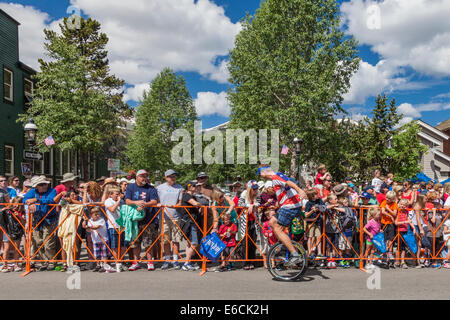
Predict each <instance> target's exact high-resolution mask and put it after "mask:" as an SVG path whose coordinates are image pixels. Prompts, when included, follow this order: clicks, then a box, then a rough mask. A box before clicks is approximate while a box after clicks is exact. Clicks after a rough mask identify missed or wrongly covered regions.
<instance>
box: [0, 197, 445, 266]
mask: <svg viewBox="0 0 450 320" xmlns="http://www.w3.org/2000/svg"><path fill="white" fill-rule="evenodd" d="M0 206H5V207H6V208H8V209H12V208H13V207H14V206H16V208H17V206H23V204H0ZM48 206H49V208H50V209H49V210H48V212H47V213H46V214H45V216H44V217H40V218H36V217H35V216H34V213H33V212H32V211H31V210H27V212H26V214H25V220H26V223H24V221H23V219H22V218H20V217H19V216H16V215H15V214H13V215H11V216H12V217H10V218H12V219H13V220H12V221H13V222H14V223H15V225H16V232H15V233H14V235H13V236H12V235H10V233H9V232H8V230H7V229H8V227H7V225H8V221H7V219H6V224H2V223H0V231H1V232H2V233H3V234H4V235H5V237H6V239H8V241H9V243H10V247H12V248H13V249H12V251H13V256H14V258H13V259H10V258H9V256H8V254H4V257H3V256H2V257H0V262H2V263H4V264H5V263H25V273H24V274H23V275H26V274H28V273H30V272H31V271H32V270H33V265H34V264H36V263H39V262H40V263H65V262H66V261H67V259H64V260H63V259H62V257H63V255H64V254H65V255H66V256H67V255H69V254H70V256H69V259H68V260H71V261H73V263H80V262H99V261H100V259H95V258H94V254H93V252H92V251H93V250H92V245H91V244H90V241H88V238H87V239H86V240H87V241H85V240H84V239H83V238H82V237H81V235H80V234H79V233H78V231H77V229H78V226H79V225H80V223H81V219H84V220H89V217H88V214H87V212H86V211H87V210H84V209H83V210H82V211H81V213H80V215H75V216H74V215H73V214H70V213H69V214H67V215H65V217H62V216H61V215H60V214H61V211H62V207H61V206H60V205H48ZM87 207H93V206H92V205H88V206H87ZM99 208H100V210H101V212H102V214H103V216H104V218H105V220H106V221H108V223H110V224H111V225H112V226H113V228H114V230H115V231H116V232H117V234H118V241H117V242H118V244H119V246H118V248H117V253H116V252H115V251H114V250H113V249H111V247H112V246H111V244H110V243H109V241H108V239H103V238H102V237H100V238H101V240H102V243H104V245H105V246H106V248H107V251H108V254H109V256H110V258H109V259H107V260H106V261H107V262H115V263H118V262H121V263H122V262H136V260H135V259H126V258H125V256H126V255H127V254H128V253H130V250H133V247H134V245H135V244H136V243H139V245H140V240H142V237H143V235H144V233H145V232H146V231H147V229H148V228H150V227H151V225H152V224H154V223H155V221H156V219H157V217H160V218H161V220H160V221H159V229H158V230H159V231H158V234H157V235H155V239H154V240H153V241H152V243H151V245H150V246H148V247H147V248H144V249H145V252H144V253H142V252H141V254H140V257H139V258H138V261H140V262H148V263H150V262H152V263H153V262H166V261H170V262H174V261H175V260H165V259H163V258H164V242H168V243H169V244H170V247H171V248H172V250H173V254H174V255H175V254H176V255H177V256H178V257H180V259H179V260H176V261H178V262H187V261H188V260H186V259H183V258H182V254H181V252H179V251H178V249H177V247H176V246H175V245H174V242H175V241H173V240H172V241H171V240H170V239H169V238H168V237H167V236H166V234H164V225H165V224H166V222H165V220H166V219H167V217H166V215H167V216H168V217H169V218H170V219H171V221H172V222H173V224H174V225H175V228H176V230H177V232H179V233H181V236H182V240H183V241H186V242H187V245H189V246H190V247H191V248H192V249H193V250H194V253H195V254H196V255H197V256H198V258H195V259H190V260H189V261H190V262H200V263H201V265H202V272H201V274H203V273H205V272H206V271H207V268H206V266H207V263H208V262H210V261H209V260H207V259H206V258H205V257H204V256H202V255H201V254H200V252H199V251H200V250H199V245H198V246H196V245H193V244H192V242H191V239H190V238H189V237H188V236H187V235H186V233H185V232H184V231H183V228H182V226H181V225H180V221H179V220H176V219H174V217H173V216H172V214H171V213H170V211H169V210H168V208H175V209H178V210H180V209H181V211H183V210H184V213H185V216H186V217H188V218H189V219H191V223H193V225H194V226H195V227H196V228H197V229H198V231H199V233H200V237H199V238H204V237H206V236H207V235H208V234H209V233H210V232H211V230H212V228H213V225H211V224H210V223H209V224H208V216H209V215H212V213H211V210H209V209H211V208H213V207H198V209H199V213H200V216H201V219H196V218H195V217H192V215H191V214H190V212H189V210H188V209H189V208H193V207H177V206H172V207H166V206H158V207H155V208H156V209H155V210H156V211H157V212H156V213H155V214H154V216H153V217H152V219H151V221H149V222H148V223H147V224H146V225H145V226H143V227H141V228H140V229H138V230H139V232H138V235H137V236H136V238H135V239H131V241H130V243H128V244H127V245H125V246H123V247H122V246H120V244H121V243H122V240H123V239H124V237H125V234H124V233H125V229H124V228H122V227H121V228H116V227H114V224H113V223H112V221H110V219H109V217H108V215H107V214H106V212H105V209H104V207H99ZM215 208H216V209H224V210H221V211H222V212H221V213H220V214H219V215H218V216H217V217H216V218H218V219H220V218H222V216H223V215H224V213H225V212H226V209H227V208H228V207H215ZM235 210H236V212H237V220H236V222H238V224H239V226H238V229H239V230H240V231H241V232H240V237H239V239H237V241H236V242H237V244H236V246H234V248H232V249H231V250H230V253H229V254H228V256H227V257H224V260H226V261H228V262H247V263H254V262H264V260H265V252H264V250H262V248H261V246H267V239H266V238H265V237H262V236H261V235H262V232H255V233H256V237H255V235H253V234H252V233H253V232H252V233H249V229H248V226H249V223H248V212H247V208H242V207H237V208H235ZM353 210H354V213H355V216H356V217H357V223H356V225H355V226H354V227H353V234H352V238H351V239H348V238H347V237H346V236H345V235H344V232H343V230H341V226H340V225H339V223H338V221H335V219H334V218H333V217H332V216H331V215H330V213H329V212H325V213H321V214H320V215H318V216H317V217H316V218H315V219H314V221H311V222H310V223H308V226H307V227H306V224H305V233H304V236H303V238H302V240H301V241H304V240H305V239H306V235H307V234H308V231H309V230H310V229H311V228H312V227H313V225H314V224H315V223H317V221H318V219H319V218H320V217H321V218H322V219H321V220H322V225H321V226H320V228H321V235H320V237H318V239H316V241H315V242H314V244H313V245H312V246H311V248H309V250H308V255H310V254H311V253H312V252H313V251H314V250H315V249H316V248H318V246H319V245H320V246H321V249H322V252H323V253H325V250H326V243H327V242H328V243H329V245H330V247H331V249H334V251H335V252H336V256H335V257H334V260H337V261H339V260H350V261H352V260H353V261H360V262H361V261H367V260H368V258H367V257H364V248H365V241H364V239H365V235H364V232H363V228H364V225H365V223H366V213H367V210H368V208H367V207H358V208H353ZM55 211H57V212H58V213H57V214H56V215H57V216H58V218H56V219H55V223H54V224H51V225H49V224H47V222H46V221H45V220H46V219H47V218H48V217H49V216H51V215H52V214H55ZM438 211H439V214H441V215H442V219H441V222H440V223H439V224H438V225H433V224H432V223H431V221H428V229H429V232H431V234H432V243H433V244H432V247H431V248H430V247H429V248H426V251H428V259H431V260H435V261H436V260H443V259H445V257H442V254H441V253H442V251H443V250H444V249H445V248H446V243H443V241H442V240H441V239H440V238H441V237H440V236H439V237H437V236H436V235H437V234H441V233H442V230H443V228H444V222H445V220H446V219H448V218H449V215H450V210H449V209H439V210H438ZM7 214H10V213H4V214H3V216H4V217H6V215H7ZM10 223H11V222H10ZM327 223H331V224H333V225H334V226H335V228H336V230H338V233H337V234H334V236H333V237H342V238H341V244H342V246H343V247H344V249H341V248H340V247H341V246H339V245H336V241H334V242H333V241H332V239H330V237H332V235H330V234H329V233H327V232H326V224H327ZM67 227H71V228H69V230H72V233H71V234H69V235H68V234H66V236H65V238H64V239H63V240H60V242H61V248H59V250H56V247H57V243H56V241H58V238H59V235H58V232H59V231H60V230H61V229H63V230H67ZM255 227H256V231H259V230H262V228H263V225H262V223H261V220H260V216H259V215H256V222H255ZM17 229H19V231H18V230H17ZM397 229H398V228H397ZM73 230H75V232H76V233H74V232H73ZM244 230H245V232H244ZM20 234H22V236H20ZM17 237H19V239H17ZM258 238H259V239H258ZM60 239H61V238H60ZM199 240H200V239H199ZM416 240H417V243H419V241H421V240H422V237H421V236H420V235H417V238H416ZM64 241H67V242H65V243H66V245H67V246H68V248H71V249H70V252H65V250H64V249H63V247H64V245H63V243H64ZM199 243H200V241H199ZM402 243H405V246H406V247H407V245H406V242H405V240H404V238H403V236H402V234H401V233H400V232H399V231H398V230H397V231H396V236H395V238H394V240H393V241H392V242H391V243H390V245H389V247H388V251H392V249H394V248H396V249H397V251H396V257H395V260H396V261H397V262H398V261H399V260H400V256H399V255H400V246H401V244H402ZM81 245H84V247H85V248H86V250H87V253H88V256H89V257H90V258H88V259H80V258H79V255H80V252H81ZM21 247H23V249H21ZM158 247H159V248H158ZM252 247H253V248H252ZM306 247H307V246H306V245H305V248H306ZM154 248H156V249H158V251H159V250H160V251H159V256H160V257H159V258H156V257H154V258H153V259H152V260H146V259H144V257H146V255H147V253H148V252H149V251H150V250H154ZM345 249H347V251H348V250H349V251H350V256H348V255H345ZM250 250H254V251H256V253H258V252H259V256H260V257H259V258H258V257H257V258H252V259H250V258H249V256H250V255H252V256H255V252H253V254H250V253H251V252H249V251H250ZM38 256H39V259H38V258H37V257H38ZM420 258H421V257H420V252H419V254H411V256H410V257H406V258H405V259H407V260H418V259H420ZM222 261H223V260H221V259H219V260H218V262H222ZM362 265H363V264H362V263H360V265H359V266H360V268H362Z"/></svg>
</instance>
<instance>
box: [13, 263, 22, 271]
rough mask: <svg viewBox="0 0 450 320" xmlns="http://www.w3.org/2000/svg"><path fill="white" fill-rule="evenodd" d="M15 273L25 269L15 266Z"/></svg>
mask: <svg viewBox="0 0 450 320" xmlns="http://www.w3.org/2000/svg"><path fill="white" fill-rule="evenodd" d="M13 270H14V272H20V271H23V268H21V267H19V265H17V264H16V265H14V269H13Z"/></svg>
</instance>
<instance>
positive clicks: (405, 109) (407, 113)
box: [397, 103, 422, 118]
mask: <svg viewBox="0 0 450 320" xmlns="http://www.w3.org/2000/svg"><path fill="white" fill-rule="evenodd" d="M397 110H398V112H399V113H400V114H403V116H404V117H413V118H420V117H421V116H422V114H421V113H420V111H419V110H417V109H416V108H414V107H413V106H412V105H411V104H410V103H402V104H401V105H399V106H398V109H397Z"/></svg>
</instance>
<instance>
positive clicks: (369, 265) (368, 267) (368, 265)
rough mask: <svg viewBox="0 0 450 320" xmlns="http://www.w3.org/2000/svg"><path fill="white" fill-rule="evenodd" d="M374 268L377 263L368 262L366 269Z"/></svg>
mask: <svg viewBox="0 0 450 320" xmlns="http://www.w3.org/2000/svg"><path fill="white" fill-rule="evenodd" d="M373 268H375V265H373V264H372V263H368V264H366V269H373Z"/></svg>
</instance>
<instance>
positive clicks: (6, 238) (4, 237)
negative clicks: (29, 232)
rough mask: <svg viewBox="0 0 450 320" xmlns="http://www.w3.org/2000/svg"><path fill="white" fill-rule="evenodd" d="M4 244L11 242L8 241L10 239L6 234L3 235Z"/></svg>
mask: <svg viewBox="0 0 450 320" xmlns="http://www.w3.org/2000/svg"><path fill="white" fill-rule="evenodd" d="M3 242H6V243H8V242H9V239H8V237H7V236H6V233H3Z"/></svg>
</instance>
